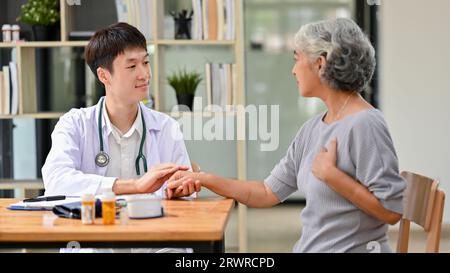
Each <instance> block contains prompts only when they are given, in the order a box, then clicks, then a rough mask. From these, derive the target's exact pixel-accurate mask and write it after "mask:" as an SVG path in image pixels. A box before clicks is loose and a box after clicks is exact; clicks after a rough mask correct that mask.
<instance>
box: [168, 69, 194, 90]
mask: <svg viewBox="0 0 450 273" xmlns="http://www.w3.org/2000/svg"><path fill="white" fill-rule="evenodd" d="M167 81H168V82H169V85H170V86H172V88H173V89H175V93H177V95H181V94H189V95H195V90H196V89H197V86H198V84H199V83H200V82H201V81H202V77H201V75H200V74H199V73H197V72H187V71H186V69H184V70H180V71H178V72H175V73H173V74H172V75H170V76H168V77H167Z"/></svg>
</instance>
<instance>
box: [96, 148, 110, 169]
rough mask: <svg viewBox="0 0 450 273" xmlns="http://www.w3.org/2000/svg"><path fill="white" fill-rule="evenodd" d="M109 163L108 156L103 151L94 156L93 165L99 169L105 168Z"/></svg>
mask: <svg viewBox="0 0 450 273" xmlns="http://www.w3.org/2000/svg"><path fill="white" fill-rule="evenodd" d="M108 163H109V155H108V154H107V153H105V152H103V151H100V152H99V153H98V154H97V155H96V156H95V164H97V166H99V167H106V166H107V165H108Z"/></svg>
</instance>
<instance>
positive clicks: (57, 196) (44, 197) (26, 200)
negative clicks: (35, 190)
mask: <svg viewBox="0 0 450 273" xmlns="http://www.w3.org/2000/svg"><path fill="white" fill-rule="evenodd" d="M64 199H66V196H65V195H55V196H42V197H36V198H28V199H25V200H23V202H40V201H56V200H64Z"/></svg>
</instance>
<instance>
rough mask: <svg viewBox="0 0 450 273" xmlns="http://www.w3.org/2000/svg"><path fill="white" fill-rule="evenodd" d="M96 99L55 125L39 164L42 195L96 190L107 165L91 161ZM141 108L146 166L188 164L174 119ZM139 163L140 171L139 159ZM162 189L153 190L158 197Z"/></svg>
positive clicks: (105, 142)
mask: <svg viewBox="0 0 450 273" xmlns="http://www.w3.org/2000/svg"><path fill="white" fill-rule="evenodd" d="M100 101H101V100H100ZM100 101H99V103H97V105H95V106H92V107H89V108H81V109H72V110H70V111H69V112H68V113H66V114H65V115H63V116H62V117H61V118H60V119H59V121H58V123H57V124H56V126H55V129H54V130H53V133H52V136H51V137H52V147H51V150H50V152H49V154H48V156H47V159H46V161H45V164H44V166H43V167H42V177H43V180H44V185H45V195H74V196H82V195H83V194H84V193H91V194H99V193H100V192H99V189H100V185H101V183H102V179H105V178H104V176H105V174H106V168H107V166H106V167H99V166H97V165H96V164H95V156H96V155H97V153H98V152H99V151H100V140H99V135H98V124H97V123H98V113H99V108H100ZM141 109H142V113H143V114H144V120H145V125H146V127H147V128H146V130H147V136H146V140H145V145H144V149H143V153H144V155H145V157H146V158H147V165H148V169H150V168H151V167H152V166H154V165H156V164H160V163H169V162H170V163H176V164H180V165H185V166H191V163H190V160H189V156H188V153H187V150H186V146H185V144H184V141H183V137H182V134H181V131H180V129H179V125H178V123H177V121H175V120H174V119H172V118H171V117H169V116H167V115H165V114H163V113H159V112H156V111H153V110H151V109H149V108H147V107H146V106H145V105H144V104H142V103H141ZM102 118H103V121H102V134H103V146H104V151H105V152H106V153H109V150H108V136H107V135H106V133H107V128H106V127H107V126H106V120H105V117H104V116H102ZM133 160H135V159H133ZM140 166H141V171H142V172H143V167H142V161H141V165H140ZM119 179H120V177H119ZM164 188H165V185H164V186H163V187H161V189H160V190H159V191H158V192H156V193H157V194H158V195H160V196H161V197H163V196H164V195H163V189H164Z"/></svg>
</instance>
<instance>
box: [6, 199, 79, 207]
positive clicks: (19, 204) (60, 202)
mask: <svg viewBox="0 0 450 273" xmlns="http://www.w3.org/2000/svg"><path fill="white" fill-rule="evenodd" d="M73 202H81V198H80V197H66V199H64V200H56V201H41V202H17V203H14V204H11V205H9V206H8V209H10V210H52V209H53V207H55V206H58V205H64V204H68V203H73Z"/></svg>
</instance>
